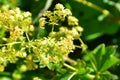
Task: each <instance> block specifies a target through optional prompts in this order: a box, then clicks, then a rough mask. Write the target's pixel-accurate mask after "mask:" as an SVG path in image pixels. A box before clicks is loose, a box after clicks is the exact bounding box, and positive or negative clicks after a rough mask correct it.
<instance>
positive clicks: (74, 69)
mask: <svg viewBox="0 0 120 80" xmlns="http://www.w3.org/2000/svg"><path fill="white" fill-rule="evenodd" d="M63 65H64V66H65V67H67V68H69V69H71V70H73V71H75V72H76V68H74V67H72V66H70V65H68V64H66V63H64V64H63Z"/></svg>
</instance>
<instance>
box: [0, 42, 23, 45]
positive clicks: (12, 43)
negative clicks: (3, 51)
mask: <svg viewBox="0 0 120 80" xmlns="http://www.w3.org/2000/svg"><path fill="white" fill-rule="evenodd" d="M19 43H22V42H12V43H7V44H0V46H5V45H13V44H19Z"/></svg>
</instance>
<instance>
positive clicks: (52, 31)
mask: <svg viewBox="0 0 120 80" xmlns="http://www.w3.org/2000/svg"><path fill="white" fill-rule="evenodd" d="M53 31H54V24H52V31H51V32H53Z"/></svg>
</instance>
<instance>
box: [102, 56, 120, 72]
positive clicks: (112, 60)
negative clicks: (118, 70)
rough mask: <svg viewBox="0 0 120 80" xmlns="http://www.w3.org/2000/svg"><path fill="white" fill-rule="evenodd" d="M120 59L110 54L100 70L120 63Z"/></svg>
mask: <svg viewBox="0 0 120 80" xmlns="http://www.w3.org/2000/svg"><path fill="white" fill-rule="evenodd" d="M119 61H120V60H119V59H118V58H116V57H115V56H110V57H109V58H108V59H106V61H105V63H104V64H103V65H102V67H101V69H100V71H101V72H103V71H105V70H107V69H108V68H110V67H112V66H113V65H115V64H116V63H118V62H119Z"/></svg>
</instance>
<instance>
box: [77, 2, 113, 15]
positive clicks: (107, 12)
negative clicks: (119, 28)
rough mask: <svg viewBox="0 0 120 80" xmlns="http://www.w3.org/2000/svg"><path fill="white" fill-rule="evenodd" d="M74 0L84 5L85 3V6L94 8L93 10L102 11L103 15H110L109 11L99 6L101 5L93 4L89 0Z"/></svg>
mask: <svg viewBox="0 0 120 80" xmlns="http://www.w3.org/2000/svg"><path fill="white" fill-rule="evenodd" d="M76 1H77V2H79V3H82V4H84V5H87V6H89V7H91V8H93V9H95V10H98V11H100V12H102V13H103V14H104V15H111V14H110V12H109V11H108V10H107V9H103V8H101V7H99V6H97V5H95V4H93V3H91V2H89V1H87V0H76Z"/></svg>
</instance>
